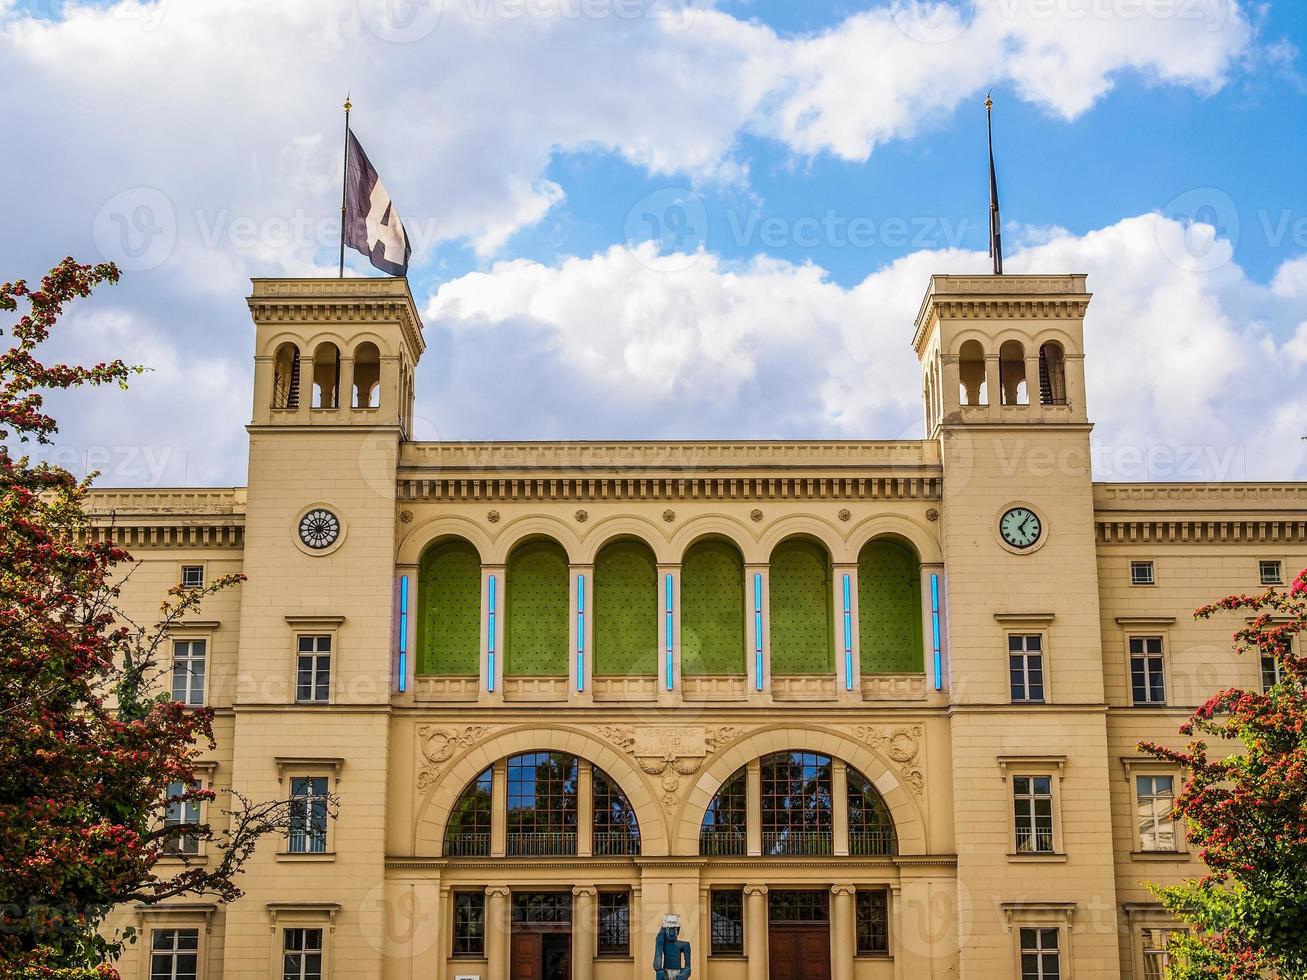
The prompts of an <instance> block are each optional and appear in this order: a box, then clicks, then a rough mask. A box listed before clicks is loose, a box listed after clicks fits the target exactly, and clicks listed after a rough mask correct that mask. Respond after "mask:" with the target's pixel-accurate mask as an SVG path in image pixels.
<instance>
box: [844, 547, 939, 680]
mask: <svg viewBox="0 0 1307 980" xmlns="http://www.w3.org/2000/svg"><path fill="white" fill-rule="evenodd" d="M858 639H859V640H860V641H861V643H862V672H863V673H864V674H891V673H919V672H920V671H923V670H925V669H926V668H925V663H924V658H923V655H922V649H921V562H920V561H919V560H918V558H917V556H916V554H915V553H914V552H913V551H912V549H911V548H909V547H907V546H906V545H904V544H900V543H899V542H898V541H893V540H890V539H887V538H877V539H875V540H873V541H869V542H868V543H867V544H866V545H865V546H864V547H863V549H862V551H861V553H859V555H858Z"/></svg>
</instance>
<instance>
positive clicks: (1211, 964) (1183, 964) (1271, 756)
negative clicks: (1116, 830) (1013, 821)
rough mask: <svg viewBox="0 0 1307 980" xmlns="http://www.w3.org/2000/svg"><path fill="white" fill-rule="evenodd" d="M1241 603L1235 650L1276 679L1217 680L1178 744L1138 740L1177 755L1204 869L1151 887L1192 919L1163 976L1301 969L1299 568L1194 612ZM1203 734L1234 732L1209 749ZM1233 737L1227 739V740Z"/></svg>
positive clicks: (1305, 887)
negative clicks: (1292, 576)
mask: <svg viewBox="0 0 1307 980" xmlns="http://www.w3.org/2000/svg"><path fill="white" fill-rule="evenodd" d="M1230 612H1233V613H1240V614H1242V615H1243V616H1244V617H1245V618H1246V619H1247V620H1248V622H1247V623H1246V625H1244V626H1243V627H1242V628H1240V629H1239V630H1238V631H1237V632H1236V633H1235V634H1234V640H1235V645H1236V649H1237V650H1238V651H1239V652H1240V653H1246V654H1250V655H1252V656H1256V657H1259V658H1263V657H1264V658H1269V659H1270V660H1273V661H1274V662H1275V663H1276V664H1277V665H1278V671H1279V676H1280V681H1279V683H1277V684H1275V685H1274V686H1272V687H1271V688H1270V689H1269V690H1267V691H1266V692H1264V693H1263V692H1255V691H1245V690H1240V689H1238V688H1234V689H1231V690H1226V691H1221V692H1220V693H1219V694H1217V695H1215V696H1214V697H1212V698H1211V699H1210V700H1209V701H1208V702H1207V703H1206V704H1204V705H1203V706H1202V707H1201V708H1199V709H1198V710H1197V711H1196V712H1194V714H1193V715H1192V716H1191V717H1190V719H1189V721H1188V722H1186V723H1185V725H1184V726H1183V727H1182V728H1181V729H1180V732H1181V734H1183V735H1187V736H1190V738H1191V741H1190V743H1189V746H1188V748H1187V749H1185V750H1183V751H1176V750H1172V749H1167V748H1164V747H1162V746H1159V745H1155V744H1152V743H1144V744H1142V745H1141V746H1140V748H1141V749H1142V750H1143V751H1145V752H1148V753H1150V754H1151V755H1153V756H1154V757H1156V758H1158V759H1166V760H1169V761H1171V762H1176V763H1179V764H1180V765H1182V766H1184V767H1185V768H1186V770H1187V771H1188V773H1189V778H1188V781H1187V782H1186V783H1185V786H1184V788H1183V790H1182V791H1181V793H1180V795H1179V796H1178V797H1177V798H1176V801H1175V811H1174V812H1175V815H1176V816H1177V817H1183V818H1184V819H1185V822H1186V826H1187V829H1188V835H1189V840H1190V842H1191V843H1192V844H1194V845H1195V846H1196V847H1198V848H1199V853H1200V855H1201V856H1202V858H1203V860H1204V861H1205V862H1206V863H1207V867H1208V873H1207V874H1206V875H1204V876H1203V877H1202V878H1200V879H1197V880H1194V881H1188V882H1185V883H1184V884H1182V885H1177V886H1174V887H1157V886H1154V888H1153V890H1154V892H1155V893H1156V894H1157V895H1158V897H1159V898H1160V899H1161V901H1162V903H1163V905H1165V906H1166V908H1167V909H1169V910H1170V911H1171V912H1172V913H1174V914H1175V915H1176V916H1177V918H1180V919H1182V920H1184V921H1185V922H1187V923H1190V924H1192V926H1193V927H1194V929H1193V931H1191V932H1186V933H1180V934H1177V936H1176V937H1174V938H1173V939H1172V943H1171V952H1172V954H1173V957H1172V963H1171V967H1170V976H1171V977H1172V978H1173V980H1190V978H1197V977H1224V978H1229V980H1243V978H1251V977H1277V978H1281V980H1291V978H1304V977H1307V694H1305V691H1307V688H1305V687H1304V684H1305V682H1307V660H1304V657H1303V655H1302V651H1301V647H1300V646H1299V649H1298V650H1297V651H1295V639H1294V638H1295V637H1297V636H1298V634H1300V633H1302V632H1303V630H1304V629H1307V571H1304V572H1302V573H1301V574H1300V575H1299V576H1298V578H1297V580H1296V581H1295V582H1294V583H1293V585H1292V586H1291V588H1290V589H1289V590H1288V591H1283V590H1278V589H1272V590H1270V591H1267V592H1264V593H1262V594H1260V595H1254V596H1248V595H1238V596H1229V597H1227V598H1225V599H1222V600H1221V601H1220V602H1217V603H1214V604H1212V605H1209V606H1204V607H1203V608H1201V609H1199V610H1198V611H1197V613H1196V614H1195V615H1196V616H1197V617H1198V618H1201V619H1207V618H1210V617H1213V616H1216V615H1218V614H1220V613H1230ZM1209 740H1210V741H1214V742H1226V743H1237V751H1232V752H1229V753H1228V754H1226V753H1224V752H1222V753H1218V754H1213V751H1212V748H1211V747H1210V746H1209ZM1231 748H1236V745H1234V744H1232V745H1231Z"/></svg>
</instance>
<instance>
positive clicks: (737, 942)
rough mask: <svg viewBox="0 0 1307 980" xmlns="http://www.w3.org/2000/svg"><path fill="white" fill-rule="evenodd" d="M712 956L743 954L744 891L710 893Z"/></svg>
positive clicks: (710, 950) (710, 949)
mask: <svg viewBox="0 0 1307 980" xmlns="http://www.w3.org/2000/svg"><path fill="white" fill-rule="evenodd" d="M709 952H710V953H711V954H712V955H713V956H742V955H743V954H744V891H743V890H742V889H732V890H728V891H714V892H713V893H712V945H711V946H710V947H709Z"/></svg>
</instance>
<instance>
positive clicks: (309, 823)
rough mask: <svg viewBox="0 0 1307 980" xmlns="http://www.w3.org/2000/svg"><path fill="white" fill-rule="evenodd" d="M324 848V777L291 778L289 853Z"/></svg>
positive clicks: (322, 850)
mask: <svg viewBox="0 0 1307 980" xmlns="http://www.w3.org/2000/svg"><path fill="white" fill-rule="evenodd" d="M326 851H327V777H326V776H300V777H296V778H295V779H292V780H291V781H290V853H292V854H325V853H326Z"/></svg>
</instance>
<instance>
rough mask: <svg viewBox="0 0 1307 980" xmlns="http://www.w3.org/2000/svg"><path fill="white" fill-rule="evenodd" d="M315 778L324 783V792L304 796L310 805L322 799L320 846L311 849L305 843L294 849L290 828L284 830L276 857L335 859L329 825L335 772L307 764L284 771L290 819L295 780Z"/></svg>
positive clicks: (293, 837)
mask: <svg viewBox="0 0 1307 980" xmlns="http://www.w3.org/2000/svg"><path fill="white" fill-rule="evenodd" d="M316 779H321V780H323V781H324V784H325V790H324V792H323V793H322V794H318V793H316V792H313V793H311V794H309V795H307V796H305V797H304V798H305V799H306V800H308V801H309V803H310V805H312V803H313V802H315V801H317V800H319V799H320V800H322V801H323V802H322V811H323V818H322V820H323V829H322V835H321V837H322V848H321V849H320V850H312V849H309V848H308V847H307V845H306V847H305V849H304V850H295V849H294V848H293V847H292V843H293V841H294V839H295V834H294V830H293V828H292V829H290V830H288V831H287V832H286V836H285V837H284V838H283V840H284V842H285V843H284V847H283V849H282V850H281V851H279V852H278V854H277V856H278V858H282V859H289V860H301V861H303V860H309V861H312V860H320V861H331V860H335V841H334V839H333V835H332V827H331V825H332V823H333V821H332V819H331V795H332V793H333V792H334V791H335V789H336V781H337V776H336V774H335V773H334V772H332V771H330V770H328V769H326V768H324V767H322V766H307V767H303V768H296V769H294V770H291V771H288V772H284V773H283V780H284V781H285V783H286V798H287V799H288V800H289V801H290V802H291V809H292V821H293V819H294V817H293V810H294V802H295V799H296V797H295V784H296V782H298V781H299V780H316ZM304 836H305V837H306V838H308V837H309V832H308V831H306V832H305V835H304Z"/></svg>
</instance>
